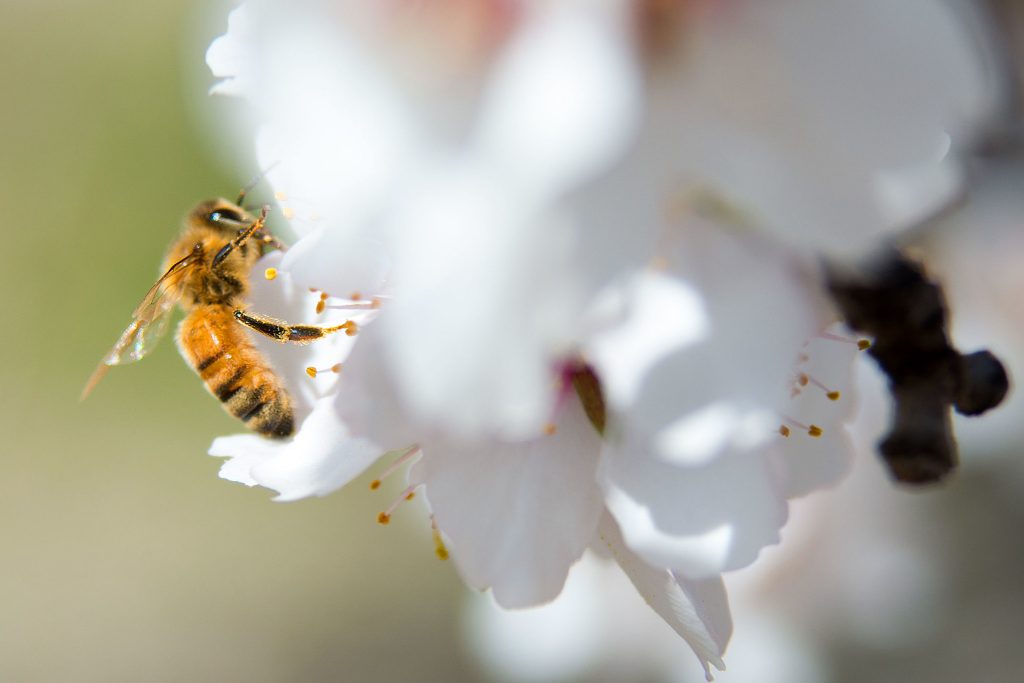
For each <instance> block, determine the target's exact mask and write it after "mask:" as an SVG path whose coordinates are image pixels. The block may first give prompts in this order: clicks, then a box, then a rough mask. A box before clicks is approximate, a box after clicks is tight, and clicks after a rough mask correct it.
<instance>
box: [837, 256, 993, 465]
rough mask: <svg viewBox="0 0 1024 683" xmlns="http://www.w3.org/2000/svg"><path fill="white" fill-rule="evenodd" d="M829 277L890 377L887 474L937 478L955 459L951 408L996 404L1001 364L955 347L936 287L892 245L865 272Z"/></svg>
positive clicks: (966, 410) (968, 411)
mask: <svg viewBox="0 0 1024 683" xmlns="http://www.w3.org/2000/svg"><path fill="white" fill-rule="evenodd" d="M828 283H829V289H830V291H831V293H832V297H833V299H834V300H835V302H836V304H837V305H838V307H839V310H840V312H841V313H842V315H843V316H844V317H845V318H846V322H847V324H848V325H849V326H850V327H851V328H853V329H855V330H858V331H860V332H863V333H865V334H867V335H870V336H872V337H874V342H873V344H872V346H871V349H870V351H869V353H870V354H871V356H872V357H873V358H874V359H875V360H876V361H877V362H878V365H879V367H881V369H882V371H883V372H884V373H885V374H886V375H888V377H889V388H890V391H891V392H892V396H893V400H894V402H895V415H894V417H893V424H892V428H891V429H890V431H889V434H888V435H887V436H886V437H885V438H884V439H883V440H882V441H881V443H879V446H878V447H879V451H880V452H881V455H882V457H883V458H884V459H885V461H886V463H887V464H888V466H889V470H890V472H891V473H892V475H893V476H894V477H895V478H896V479H897V480H899V481H901V482H904V483H909V484H926V483H931V482H937V481H940V480H941V479H943V478H944V477H945V476H946V475H947V474H949V473H950V472H951V471H952V470H953V469H954V468H955V467H956V464H957V448H956V441H955V440H954V438H953V430H952V425H951V419H950V412H949V409H950V406H954V407H955V408H956V409H957V412H959V413H961V414H964V415H980V414H981V413H983V412H985V411H986V410H989V409H990V408H994V407H995V406H997V405H999V403H1000V402H1001V401H1002V400H1003V398H1004V397H1005V396H1006V392H1007V390H1008V389H1009V378H1008V376H1007V374H1006V370H1005V369H1004V368H1003V365H1002V363H1000V362H999V360H998V359H997V358H996V357H995V356H994V355H992V354H991V353H990V352H988V351H977V352H975V353H971V354H968V355H963V354H961V353H960V352H959V351H958V350H957V349H956V348H954V347H953V345H952V344H951V343H950V340H949V337H948V333H947V310H946V302H945V297H944V296H943V294H942V289H941V287H939V285H937V284H936V283H934V282H931V281H929V280H928V278H927V276H926V275H925V273H924V270H923V268H922V267H921V266H920V265H919V264H915V263H912V262H911V261H909V260H907V259H906V258H905V257H904V256H903V255H902V254H900V253H898V252H896V251H892V252H890V253H888V254H886V255H885V256H884V257H882V258H881V259H879V260H878V262H876V263H875V265H874V266H873V267H872V268H870V269H869V270H868V271H866V272H864V271H860V272H856V273H852V272H849V271H840V269H838V268H835V267H833V268H831V269H830V270H829V273H828Z"/></svg>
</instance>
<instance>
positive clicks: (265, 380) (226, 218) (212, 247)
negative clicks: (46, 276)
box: [82, 191, 351, 439]
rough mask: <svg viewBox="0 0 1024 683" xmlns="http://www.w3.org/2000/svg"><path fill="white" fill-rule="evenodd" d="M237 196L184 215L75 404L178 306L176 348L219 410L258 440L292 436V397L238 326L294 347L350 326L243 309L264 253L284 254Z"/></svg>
mask: <svg viewBox="0 0 1024 683" xmlns="http://www.w3.org/2000/svg"><path fill="white" fill-rule="evenodd" d="M244 194H245V192H244V191H243V193H242V195H240V196H239V198H238V200H237V201H235V202H230V201H228V200H226V199H211V200H208V201H204V202H202V203H200V204H199V205H198V206H196V207H195V208H194V209H192V211H190V212H189V213H188V215H187V216H186V218H185V222H184V227H183V229H182V232H181V235H180V237H178V239H177V240H175V241H174V242H173V243H172V244H171V246H170V248H169V249H168V250H167V255H166V257H165V258H164V264H163V269H162V270H163V271H164V274H163V275H162V276H160V279H158V280H157V281H156V283H155V284H154V285H153V286H152V287H150V288H149V291H148V292H147V293H146V296H144V297H143V298H142V301H141V302H140V303H139V305H138V306H137V307H136V308H135V311H134V312H133V313H132V321H131V324H129V325H128V327H127V328H126V329H125V330H124V332H123V333H121V336H120V338H118V340H117V342H116V343H115V344H114V347H113V348H112V349H111V350H110V352H109V353H108V354H107V355H106V356H104V357H103V359H102V360H101V361H100V364H99V366H98V367H97V368H96V370H95V372H93V374H92V376H91V377H90V378H89V381H88V382H87V383H86V385H85V389H84V390H83V391H82V399H85V398H86V396H88V395H89V393H90V392H91V391H92V390H93V389H94V388H95V387H96V384H97V383H99V381H100V380H101V379H102V378H103V376H104V375H105V374H106V372H107V370H108V369H109V368H110V366H112V365H121V364H124V363H132V362H135V361H138V360H140V359H142V358H143V357H145V356H146V355H148V354H149V352H150V351H152V350H153V348H154V346H155V345H156V343H157V341H158V340H159V339H160V337H161V336H163V334H164V333H165V332H166V331H167V325H168V321H169V319H170V314H171V312H172V311H173V310H174V307H175V305H176V304H180V305H181V307H182V308H183V309H184V310H185V318H184V320H182V322H181V325H180V326H179V328H178V340H177V341H178V349H179V350H180V351H181V355H182V356H183V357H184V358H185V360H186V361H187V362H188V364H189V365H191V366H192V368H193V369H194V370H195V371H196V373H197V374H198V375H199V377H200V378H201V379H202V380H203V382H204V384H205V385H206V388H207V389H208V390H209V392H210V393H211V394H213V395H214V396H215V397H216V398H217V399H218V400H219V401H221V403H222V404H223V406H224V409H225V410H226V411H227V412H228V413H230V414H231V415H234V416H235V417H237V418H238V419H240V420H241V421H242V422H244V423H245V424H246V426H248V427H249V428H250V429H252V430H253V431H255V432H257V433H259V434H261V435H263V436H266V437H270V438H275V439H282V438H286V437H289V436H291V435H292V434H293V433H294V431H295V415H294V410H293V408H292V400H291V397H290V396H289V394H288V391H287V390H286V389H285V387H284V385H283V384H282V382H281V380H280V378H279V377H278V376H277V375H276V374H275V372H274V370H273V369H272V368H271V367H270V364H269V363H268V362H267V360H266V359H265V358H264V357H263V356H262V355H261V354H260V352H259V351H257V350H256V347H255V345H254V344H253V342H252V340H251V339H250V337H249V335H248V333H247V331H246V330H245V329H243V328H248V329H250V330H253V331H255V332H257V333H259V334H262V335H265V336H267V337H270V338H271V339H274V340H276V341H279V342H297V343H300V344H301V343H308V342H311V341H313V340H315V339H319V338H321V337H323V336H325V335H328V334H331V333H333V332H337V331H339V330H342V329H345V330H347V331H349V332H350V333H351V329H350V327H351V326H350V324H348V323H346V324H342V325H337V326H333V327H330V326H319V325H291V324H288V323H284V322H281V321H278V320H274V319H272V318H269V317H267V316H263V315H259V314H257V313H252V312H250V311H247V310H246V304H245V299H246V295H247V293H248V290H249V272H250V271H251V270H252V268H253V266H254V265H255V264H256V261H257V260H258V259H259V258H260V256H261V254H262V250H263V248H264V247H273V248H277V249H281V250H284V245H283V244H281V243H280V242H278V241H277V240H276V239H275V238H274V237H273V236H272V235H270V233H269V232H267V231H266V229H265V226H264V224H265V221H266V217H267V209H266V208H263V209H262V211H261V212H260V215H259V216H253V215H251V214H250V213H248V212H247V211H246V210H245V209H243V208H242V207H241V203H242V199H243V197H244Z"/></svg>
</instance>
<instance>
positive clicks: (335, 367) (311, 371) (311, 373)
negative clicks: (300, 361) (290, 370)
mask: <svg viewBox="0 0 1024 683" xmlns="http://www.w3.org/2000/svg"><path fill="white" fill-rule="evenodd" d="M321 372H333V373H335V374H337V373H339V372H341V363H335V364H334V365H332V366H331V367H329V368H314V367H313V366H312V365H310V366H309V367H308V368H306V374H307V375H309V376H310V377H316V376H317V375H319V374H320V373H321Z"/></svg>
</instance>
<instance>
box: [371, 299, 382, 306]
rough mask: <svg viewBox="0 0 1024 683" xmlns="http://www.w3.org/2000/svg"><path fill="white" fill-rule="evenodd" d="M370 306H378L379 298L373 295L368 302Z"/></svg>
mask: <svg viewBox="0 0 1024 683" xmlns="http://www.w3.org/2000/svg"><path fill="white" fill-rule="evenodd" d="M370 308H380V298H379V297H373V301H371V302H370Z"/></svg>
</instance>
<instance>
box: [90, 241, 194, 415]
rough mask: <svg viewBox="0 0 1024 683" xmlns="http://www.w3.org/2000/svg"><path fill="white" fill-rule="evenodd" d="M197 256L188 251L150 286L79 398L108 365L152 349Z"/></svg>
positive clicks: (93, 385)
mask: <svg viewBox="0 0 1024 683" xmlns="http://www.w3.org/2000/svg"><path fill="white" fill-rule="evenodd" d="M199 260H200V256H199V255H198V254H196V253H195V252H193V253H191V254H189V255H188V256H186V257H185V258H183V259H181V260H180V261H178V262H177V263H175V264H174V265H172V266H171V267H170V268H168V269H167V272H166V273H164V274H163V275H162V276H161V277H160V279H159V280H157V281H156V283H155V284H154V285H153V286H152V287H150V288H149V291H148V292H146V296H144V297H143V298H142V301H141V302H140V303H139V305H138V306H136V307H135V311H133V312H132V322H131V324H130V325H128V327H127V328H125V331H124V332H122V333H121V337H120V338H119V339H118V340H117V343H115V344H114V347H113V348H112V349H110V352H109V353H108V354H107V355H106V356H104V357H103V360H101V361H100V364H99V365H98V366H97V367H96V370H95V371H93V373H92V376H91V377H89V381H88V382H86V384H85V388H84V389H83V390H82V397H81V398H82V400H84V399H85V398H86V397H87V396H88V395H89V394H90V393H91V392H92V390H93V389H94V388H95V387H96V385H97V384H99V382H100V380H101V379H103V376H104V375H105V374H107V370H108V369H109V368H110V366H111V365H121V364H122V363H134V362H135V361H137V360H140V359H142V358H143V357H145V356H146V354H148V353H149V352H150V351H152V350H153V348H154V347H155V346H156V343H157V342H158V341H159V340H160V338H161V337H162V336H163V335H164V333H165V332H166V331H167V324H168V322H169V321H170V317H171V316H170V314H171V311H172V310H174V304H176V303H178V299H179V298H181V289H180V287H178V285H179V284H180V282H181V278H182V276H184V275H185V273H187V272H188V270H189V268H191V267H192V266H194V265H195V264H196V263H198V262H199Z"/></svg>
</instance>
